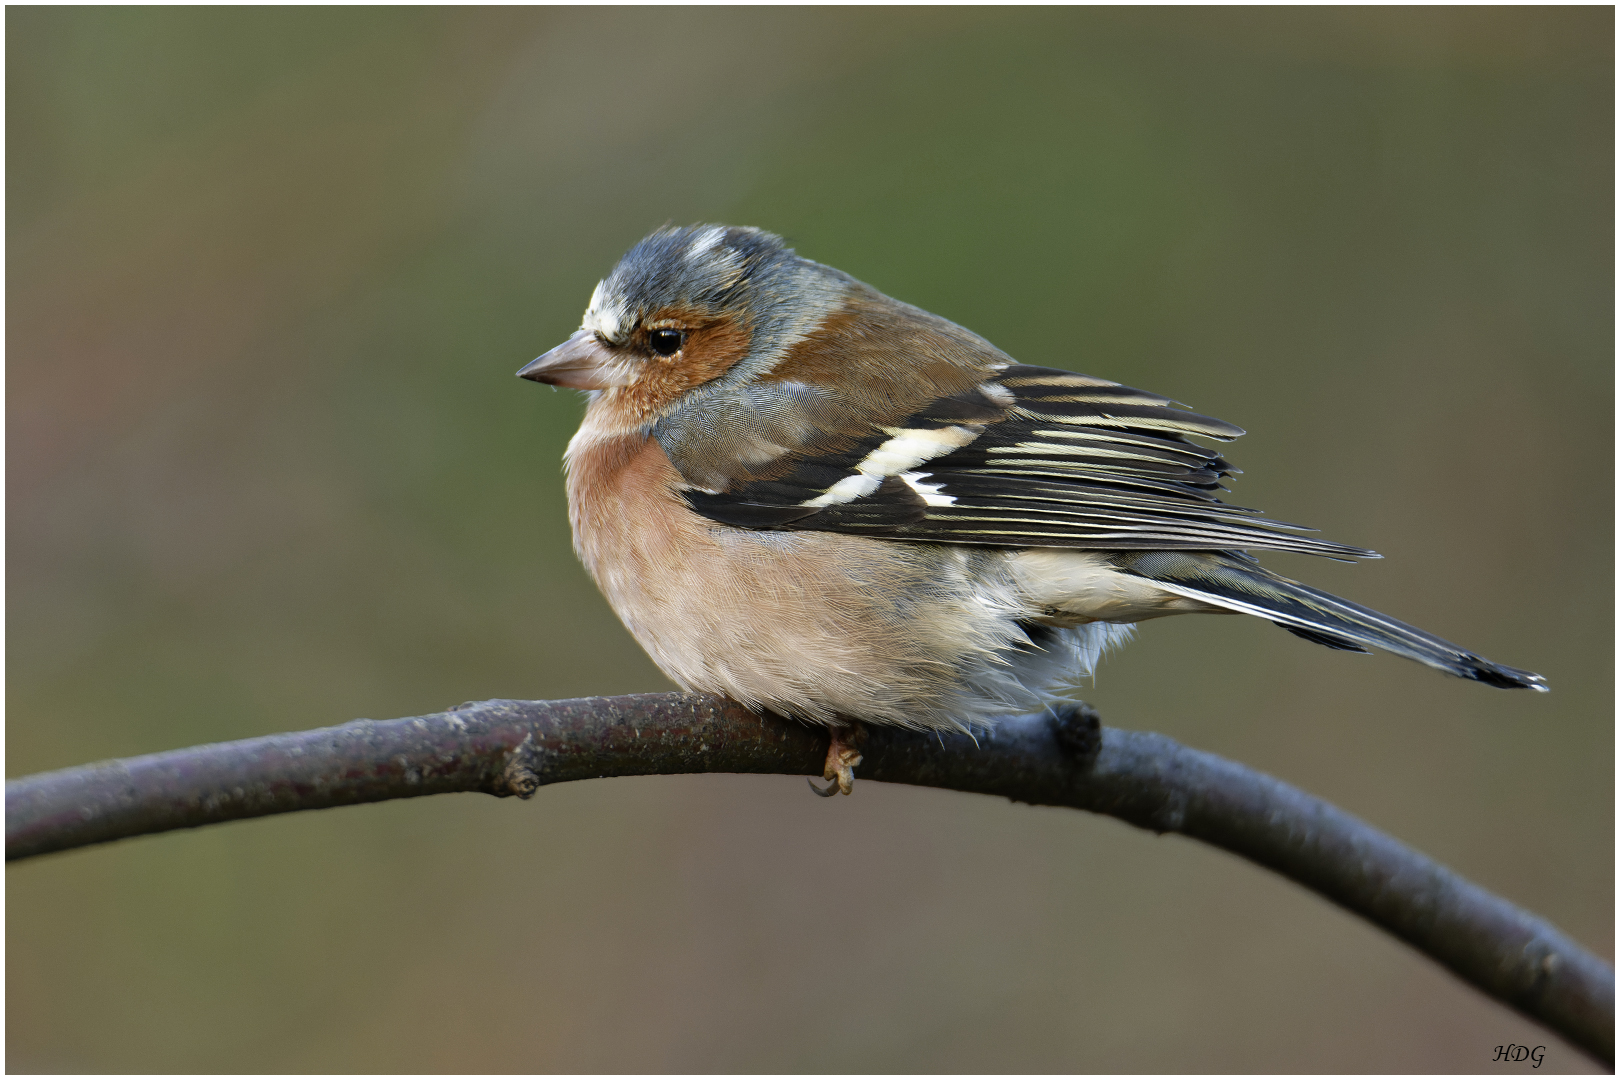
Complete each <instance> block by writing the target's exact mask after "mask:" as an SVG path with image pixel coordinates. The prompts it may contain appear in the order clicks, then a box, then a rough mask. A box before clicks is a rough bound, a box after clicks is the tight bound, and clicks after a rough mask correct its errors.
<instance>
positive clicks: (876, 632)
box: [518, 225, 1548, 795]
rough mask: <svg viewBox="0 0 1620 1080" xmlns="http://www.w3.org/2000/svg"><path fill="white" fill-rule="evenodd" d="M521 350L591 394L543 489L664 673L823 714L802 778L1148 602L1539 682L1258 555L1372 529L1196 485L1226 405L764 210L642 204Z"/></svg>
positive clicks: (1037, 700) (1036, 700)
mask: <svg viewBox="0 0 1620 1080" xmlns="http://www.w3.org/2000/svg"><path fill="white" fill-rule="evenodd" d="M518 375H519V376H521V377H522V378H525V379H529V380H533V381H535V382H540V383H547V384H550V385H552V386H554V387H569V388H573V389H577V390H583V391H585V392H586V394H587V396H588V403H587V405H586V408H585V415H584V419H583V421H582V422H581V424H580V427H579V430H578V432H577V433H576V434H575V435H574V437H573V438H572V440H571V441H570V442H569V444H568V449H567V451H566V453H565V455H564V466H565V471H566V477H567V480H566V487H567V497H568V513H569V519H570V523H571V526H572V529H573V537H574V547H575V550H576V551H577V553H578V555H579V557H580V559H581V560H582V561H583V563H584V565H585V568H586V569H587V571H588V572H589V573H590V575H591V577H592V578H593V579H594V580H595V581H596V583H597V585H598V586H599V587H600V588H601V590H602V592H603V593H604V595H605V596H606V598H607V600H608V603H609V604H610V605H611V606H612V608H613V610H614V611H615V612H616V613H617V614H618V616H619V618H620V619H621V620H622V621H623V622H624V624H625V626H626V627H627V628H628V629H629V631H630V633H631V634H632V635H633V636H634V637H635V639H636V640H637V641H638V642H639V643H640V644H641V645H642V647H643V648H644V649H645V650H646V651H647V653H648V654H649V655H650V656H651V658H652V659H653V661H654V662H655V663H656V664H657V665H658V667H659V668H660V669H662V670H663V672H664V673H665V674H666V675H668V676H669V678H670V679H672V680H673V681H674V682H675V683H677V684H678V685H680V686H681V687H683V688H684V689H687V690H692V691H704V692H710V693H716V694H722V695H725V696H728V697H730V698H733V699H735V700H737V701H739V702H741V703H743V704H744V705H747V706H748V707H750V708H752V709H754V710H769V711H771V712H774V713H777V714H779V715H782V716H786V717H791V718H795V719H798V720H800V721H803V722H805V723H809V724H817V725H825V726H826V727H828V728H829V729H830V738H829V748H828V754H827V761H826V765H825V768H824V770H823V779H824V780H828V781H831V783H829V784H828V785H827V786H826V787H825V788H816V790H817V791H818V793H820V794H825V795H833V794H836V793H838V792H843V793H845V794H848V793H849V792H850V791H851V790H852V789H853V784H854V769H855V767H856V766H858V765H859V763H860V760H861V754H860V750H859V745H860V743H861V740H862V738H863V736H864V728H863V727H862V725H879V726H882V725H896V726H900V727H905V728H911V729H920V730H931V731H940V732H943V731H959V732H968V733H970V734H971V733H973V732H975V731H982V730H988V729H990V728H993V727H994V725H995V723H996V721H997V719H998V718H1000V717H1005V716H1011V715H1019V714H1026V713H1029V712H1033V711H1036V710H1039V709H1041V708H1043V707H1045V706H1047V705H1050V704H1051V703H1052V702H1053V701H1054V700H1057V699H1060V698H1062V697H1064V696H1068V695H1072V694H1073V693H1075V692H1076V689H1077V687H1078V685H1079V683H1080V680H1082V679H1084V678H1087V677H1089V676H1090V675H1091V674H1092V672H1093V671H1094V669H1095V668H1096V666H1097V664H1098V662H1099V660H1100V659H1101V657H1102V656H1103V654H1104V653H1106V652H1108V651H1109V650H1111V649H1113V648H1115V647H1117V646H1120V645H1122V644H1123V643H1124V642H1125V641H1126V640H1127V639H1129V638H1130V637H1131V635H1132V633H1133V630H1134V627H1135V624H1137V623H1139V622H1143V621H1146V620H1149V619H1155V618H1160V617H1163V616H1168V615H1179V614H1191V613H1231V612H1238V613H1243V614H1247V615H1254V616H1258V617H1259V618H1262V619H1267V620H1269V621H1271V622H1273V623H1275V624H1276V625H1277V626H1279V627H1281V628H1283V629H1284V630H1287V631H1289V632H1290V633H1292V634H1295V635H1297V636H1299V637H1301V638H1304V639H1306V640H1307V641H1311V642H1314V643H1316V644H1318V645H1324V646H1326V647H1328V648H1330V649H1340V650H1346V651H1350V652H1368V651H1370V650H1371V649H1381V650H1385V651H1387V652H1390V653H1394V654H1396V655H1398V656H1404V657H1407V658H1409V659H1412V660H1416V661H1418V662H1419V663H1422V664H1427V665H1428V666H1430V667H1433V668H1438V669H1439V670H1441V671H1443V672H1447V673H1449V674H1451V675H1455V676H1460V677H1462V678H1465V679H1472V680H1475V681H1478V682H1481V683H1484V684H1486V685H1488V686H1494V687H1501V688H1529V689H1534V690H1542V691H1544V690H1546V689H1547V688H1548V687H1547V683H1546V680H1545V679H1543V678H1542V677H1541V676H1540V675H1537V674H1534V673H1532V672H1529V671H1522V670H1519V669H1517V668H1511V667H1506V666H1503V665H1501V664H1496V663H1493V662H1491V661H1489V660H1486V659H1484V658H1483V657H1481V656H1479V655H1477V654H1475V653H1472V652H1470V651H1468V650H1466V649H1464V648H1462V647H1460V646H1457V645H1454V644H1452V643H1451V642H1448V641H1445V640H1442V639H1441V638H1438V637H1436V636H1434V635H1433V634H1430V633H1427V632H1425V631H1423V630H1419V629H1417V628H1416V627H1412V626H1408V625H1406V624H1405V623H1402V622H1399V621H1397V620H1395V619H1393V618H1391V617H1389V616H1387V615H1383V614H1381V613H1379V612H1377V611H1373V610H1372V609H1370V608H1366V607H1362V606H1360V605H1358V604H1355V603H1352V602H1351V601H1349V600H1345V599H1342V598H1340V597H1338V596H1334V595H1332V594H1331V593H1327V592H1323V591H1321V590H1319V589H1315V588H1312V587H1311V586H1309V585H1305V584H1302V583H1300V582H1297V581H1293V580H1291V579H1289V578H1286V577H1283V576H1281V575H1279V574H1276V573H1273V572H1272V571H1270V570H1267V569H1265V568H1264V567H1262V566H1261V565H1260V562H1259V560H1258V558H1257V557H1256V555H1255V554H1254V552H1256V551H1292V552H1304V553H1307V554H1312V555H1319V556H1324V557H1327V558H1332V559H1339V560H1346V561H1349V560H1356V559H1372V558H1378V557H1379V556H1378V554H1377V553H1376V552H1374V551H1371V550H1368V549H1365V548H1359V547H1353V546H1350V545H1347V544H1340V543H1335V542H1332V541H1328V540H1325V539H1320V538H1317V537H1314V536H1310V535H1308V534H1309V533H1311V532H1313V531H1314V530H1311V529H1308V528H1306V527H1304V526H1299V525H1291V524H1288V523H1285V522H1279V521H1274V520H1271V519H1269V518H1265V517H1262V516H1260V512H1259V511H1257V510H1250V509H1246V508H1244V507H1239V506H1234V505H1229V504H1227V503H1224V502H1222V501H1221V500H1220V499H1219V498H1218V497H1217V493H1222V492H1226V491H1227V489H1226V487H1225V486H1224V485H1223V481H1225V480H1226V479H1227V478H1228V477H1231V476H1233V475H1236V474H1237V473H1238V472H1239V471H1240V470H1238V469H1236V468H1235V467H1234V466H1233V465H1232V464H1231V463H1230V462H1228V461H1227V460H1226V458H1225V457H1224V456H1222V454H1220V453H1219V452H1217V451H1216V450H1214V449H1211V448H1209V447H1207V446H1205V445H1203V442H1224V441H1227V440H1231V439H1234V438H1236V437H1238V436H1239V435H1242V434H1244V432H1243V429H1241V428H1239V427H1236V426H1234V425H1232V424H1229V423H1226V422H1225V421H1222V420H1217V419H1213V418H1211V417H1207V416H1201V415H1198V414H1196V413H1193V412H1191V411H1188V409H1187V408H1185V407H1183V406H1182V405H1180V403H1178V402H1176V401H1173V400H1172V399H1170V398H1166V397H1162V396H1160V395H1158V394H1152V393H1147V392H1145V391H1142V390H1137V389H1134V388H1132V387H1129V386H1123V385H1121V384H1119V383H1117V382H1113V381H1111V380H1109V379H1104V378H1099V377H1096V376H1091V375H1083V374H1079V373H1076V372H1073V371H1066V370H1060V369H1056V368H1047V367H1035V366H1030V365H1026V364H1021V363H1019V362H1018V361H1016V360H1014V359H1013V358H1012V357H1011V356H1009V355H1007V354H1006V353H1004V352H1002V351H1001V350H1000V349H998V348H996V347H995V346H994V345H992V344H991V343H990V342H989V341H987V340H985V339H984V338H982V337H980V336H979V335H977V334H975V333H973V332H972V331H970V330H967V329H965V328H963V327H961V326H958V325H957V324H955V323H953V322H951V321H949V320H947V319H945V318H942V317H940V316H938V315H934V314H931V313H929V312H927V311H924V310H922V309H921V308H917V307H913V306H912V305H910V304H906V303H903V302H902V301H899V300H895V299H893V298H891V297H889V296H886V295H884V294H883V293H881V292H879V291H877V290H876V289H874V288H872V287H871V286H869V285H866V284H864V283H862V282H860V281H858V280H856V279H855V278H853V277H851V276H850V275H848V274H845V273H843V272H842V271H839V270H836V269H834V268H832V267H830V266H825V265H822V264H820V263H817V262H813V261H811V260H809V259H806V258H803V257H801V256H799V255H798V254H797V253H796V252H795V251H794V250H793V249H792V248H789V247H788V246H787V245H786V244H785V243H784V241H783V240H782V239H781V238H780V237H779V236H777V235H775V234H773V233H770V232H766V231H763V230H760V229H755V228H746V227H738V226H724V225H692V226H682V227H677V226H673V225H666V226H664V227H663V228H660V229H658V230H656V231H654V232H653V233H652V234H651V235H649V236H647V237H645V238H644V239H642V240H641V241H640V242H638V243H637V244H636V245H635V246H634V247H632V248H631V249H630V250H629V252H628V253H626V254H625V255H624V257H623V258H622V259H621V260H620V261H619V263H618V264H617V266H615V267H614V269H613V270H612V271H611V272H610V273H609V274H608V276H607V277H606V278H604V279H602V280H601V281H600V282H599V283H598V284H597V286H596V289H595V291H594V292H593V293H592V295H591V299H590V303H589V305H588V307H587V308H586V311H585V315H584V318H583V320H582V322H581V324H580V328H579V330H578V331H576V332H575V333H574V334H573V335H572V336H570V337H569V338H568V339H567V340H566V341H565V342H563V343H562V344H561V345H558V346H557V347H556V348H553V349H551V350H550V351H548V352H546V353H544V354H543V355H541V356H539V357H537V358H536V359H535V360H533V361H531V362H530V363H528V364H526V365H524V366H523V368H522V369H520V370H519V371H518ZM1194 440H1202V441H1203V442H1199V441H1194ZM811 786H812V788H815V784H814V783H812V784H811Z"/></svg>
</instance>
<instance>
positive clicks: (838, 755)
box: [805, 723, 866, 799]
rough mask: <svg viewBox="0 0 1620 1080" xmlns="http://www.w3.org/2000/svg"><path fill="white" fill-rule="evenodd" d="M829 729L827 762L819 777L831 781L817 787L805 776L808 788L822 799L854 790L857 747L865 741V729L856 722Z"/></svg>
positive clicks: (858, 755) (859, 756) (858, 759)
mask: <svg viewBox="0 0 1620 1080" xmlns="http://www.w3.org/2000/svg"><path fill="white" fill-rule="evenodd" d="M829 730H830V731H831V733H832V737H831V738H830V739H829V740H828V742H827V764H826V767H825V768H823V769H822V770H821V778H822V779H823V780H831V781H832V783H830V784H828V785H827V786H826V787H824V788H819V787H816V782H815V781H814V780H811V779H810V778H809V777H806V778H805V783H807V784H809V785H810V790H811V791H813V792H815V793H816V794H817V795H820V796H821V797H822V798H823V799H830V798H831V797H832V796H834V795H837V794H839V793H840V792H842V793H843V794H845V795H848V794H849V793H850V792H852V791H854V790H855V766H857V765H859V764H860V763H861V751H860V749H859V747H860V744H861V743H863V742H865V741H866V729H865V728H864V727H862V726H861V725H860V724H858V723H851V724H849V725H848V726H845V727H835V728H831V729H829Z"/></svg>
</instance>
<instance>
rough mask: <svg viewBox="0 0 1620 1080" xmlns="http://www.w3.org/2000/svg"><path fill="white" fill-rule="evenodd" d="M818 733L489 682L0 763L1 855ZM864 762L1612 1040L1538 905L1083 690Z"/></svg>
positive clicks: (734, 756) (690, 767) (902, 780)
mask: <svg viewBox="0 0 1620 1080" xmlns="http://www.w3.org/2000/svg"><path fill="white" fill-rule="evenodd" d="M826 749H827V735H826V732H825V731H824V730H821V729H813V728H809V727H806V726H803V725H801V724H797V723H794V722H792V721H788V720H783V719H781V718H779V717H773V716H760V715H758V714H756V713H753V712H750V711H749V710H747V709H745V708H743V707H742V706H740V705H738V704H736V703H735V702H731V701H727V700H725V699H723V698H716V697H710V696H707V695H701V694H637V695H631V696H627V697H614V698H576V699H574V700H570V701H499V700H497V701H485V702H476V703H469V704H467V705H463V706H461V707H460V708H458V709H453V710H451V711H449V712H443V713H434V714H432V715H429V716H418V717H407V718H405V719H401V720H382V721H377V720H356V721H354V722H353V723H349V724H344V725H341V726H339V727H332V728H322V729H319V730H315V731H304V732H296V733H293V734H288V735H272V736H268V737H265V738H259V739H245V740H242V741H240V742H231V743H217V744H213V745H209V746H198V747H192V748H190V749H187V750H176V751H172V752H169V753H164V754H151V755H147V756H145V757H137V758H127V759H123V760H118V761H109V762H103V763H101V764H97V765H85V766H81V767H79V768H73V769H63V770H61V771H59V772H52V773H41V774H39V775H36V776H29V777H24V778H22V779H20V780H13V781H8V782H7V784H6V858H7V859H8V860H11V859H23V858H28V857H30V856H34V855H41V854H45V853H46V852H52V851H62V850H65V849H68V848H74V847H82V846H84V845H87V844H97V843H104V842H106V841H109V840H117V839H120V838H122V837H128V836H138V835H141V834H145V833H156V832H164V831H167V830H169V829H181V828H190V827H194V826H198V825H205V824H209V823H211V822H217V821H231V820H235V819H238V818H250V817H260V816H263V815H266V814H280V813H286V812H289V811H293V810H312V809H317V808H320V807H328V806H344V805H349V804H353V803H363V802H381V801H384V800H387V799H400V798H410V797H413V796H417V795H433V794H438V793H441V792H449V791H483V792H487V793H489V794H492V795H517V796H520V797H522V798H528V797H529V796H531V795H533V794H534V793H535V791H536V790H538V789H539V788H540V787H541V786H542V785H544V784H554V783H561V782H563V781H567V780H584V779H588V778H591V777H602V776H637V775H649V774H660V773H693V772H737V773H790V774H804V775H818V774H819V773H820V772H821V768H822V762H823V759H824V757H825V755H826ZM862 751H863V753H864V754H865V760H864V761H863V762H862V764H861V766H860V770H859V775H860V777H861V778H862V779H863V780H868V781H870V780H877V781H887V782H890V783H899V784H917V785H923V786H927V787H942V788H952V789H955V790H958V791H971V792H979V793H982V794H986V795H1001V796H1005V797H1007V798H1009V799H1015V800H1017V801H1019V802H1026V803H1037V804H1044V805H1051V806H1072V807H1076V808H1078V809H1081V810H1090V811H1092V812H1094V813H1099V814H1108V815H1110V816H1112V817H1116V818H1120V819H1122V820H1124V821H1127V822H1130V823H1131V824H1132V825H1137V826H1140V827H1142V828H1144V829H1152V830H1153V831H1155V832H1159V833H1165V832H1175V833H1180V834H1182V835H1184V836H1189V837H1192V838H1193V839H1196V840H1202V841H1204V842H1205V843H1208V844H1213V845H1214V846H1216V847H1220V848H1224V849H1225V850H1227V851H1231V852H1233V853H1235V854H1237V855H1241V856H1243V857H1244V858H1246V859H1249V860H1251V861H1253V862H1256V863H1258V864H1260V865H1261V866H1264V867H1267V868H1269V869H1271V870H1274V871H1276V872H1277V873H1279V874H1282V875H1283V876H1285V877H1288V878H1291V879H1292V880H1294V881H1297V882H1299V883H1300V884H1302V885H1304V886H1306V887H1307V888H1310V889H1313V890H1315V891H1316V892H1318V893H1320V894H1321V895H1323V896H1325V897H1326V898H1328V899H1329V900H1332V901H1333V902H1334V903H1336V904H1338V905H1340V906H1341V907H1344V908H1347V909H1348V910H1350V911H1352V912H1355V913H1356V914H1358V915H1360V916H1362V917H1363V918H1366V919H1367V920H1369V921H1371V922H1372V923H1374V924H1375V925H1377V926H1380V927H1382V928H1383V929H1385V930H1387V931H1388V932H1390V933H1392V934H1394V935H1395V936H1396V937H1398V938H1400V939H1401V940H1403V941H1405V942H1407V943H1408V944H1410V945H1412V946H1413V947H1414V948H1416V949H1418V950H1419V951H1421V952H1423V953H1425V954H1427V955H1428V956H1430V957H1432V958H1433V959H1435V960H1437V961H1438V962H1440V963H1441V964H1443V965H1445V966H1446V967H1448V968H1450V969H1451V970H1452V971H1453V972H1455V973H1456V974H1457V975H1458V976H1460V977H1461V978H1463V979H1464V980H1466V981H1467V982H1469V983H1472V984H1473V985H1474V986H1476V987H1478V988H1479V989H1480V990H1482V991H1484V992H1485V993H1487V994H1489V995H1490V996H1492V997H1494V998H1496V999H1498V1000H1500V1001H1503V1002H1505V1003H1507V1004H1508V1005H1511V1006H1512V1007H1514V1008H1516V1009H1518V1010H1519V1011H1520V1012H1522V1013H1524V1014H1525V1015H1526V1016H1529V1017H1531V1018H1532V1019H1534V1020H1537V1021H1540V1022H1541V1023H1543V1024H1545V1025H1547V1026H1548V1027H1549V1028H1552V1029H1553V1030H1555V1031H1557V1032H1559V1033H1560V1034H1562V1035H1563V1036H1564V1037H1565V1038H1567V1039H1569V1040H1570V1041H1571V1042H1573V1043H1575V1044H1576V1045H1578V1046H1581V1047H1583V1048H1584V1049H1586V1050H1587V1051H1589V1052H1590V1053H1592V1054H1594V1055H1596V1056H1597V1057H1599V1058H1600V1059H1602V1060H1603V1061H1604V1062H1605V1063H1612V1062H1613V1059H1614V971H1613V969H1612V968H1611V967H1610V966H1609V965H1608V964H1606V963H1605V962H1604V961H1603V960H1601V959H1599V958H1598V957H1596V956H1594V955H1593V954H1592V953H1590V952H1588V951H1586V950H1585V949H1583V948H1581V947H1580V946H1579V945H1577V944H1576V943H1575V942H1573V941H1572V940H1570V939H1569V938H1568V937H1567V936H1565V935H1564V934H1563V933H1562V932H1560V931H1559V930H1558V929H1557V928H1555V927H1553V926H1552V925H1551V924H1549V923H1547V922H1545V921H1543V920H1542V919H1539V918H1537V917H1536V916H1534V915H1531V914H1530V913H1528V912H1526V911H1523V910H1521V909H1519V908H1517V907H1515V906H1514V905H1512V904H1510V903H1508V902H1507V901H1505V900H1503V899H1501V898H1500V897H1497V896H1495V895H1493V894H1492V893H1489V892H1487V891H1486V890H1484V889H1482V888H1480V887H1479V886H1477V885H1475V884H1473V883H1472V882H1470V881H1468V880H1466V879H1465V878H1462V877H1460V876H1458V875H1457V874H1455V873H1453V872H1451V871H1450V870H1448V869H1446V868H1445V867H1443V866H1441V865H1439V864H1438V863H1435V862H1434V861H1433V860H1431V859H1429V858H1427V857H1426V856H1424V855H1421V854H1419V853H1418V852H1416V851H1413V850H1412V849H1411V848H1409V847H1407V846H1406V845H1404V844H1402V843H1400V842H1399V841H1397V840H1394V839H1393V838H1391V837H1388V836H1385V835H1384V834H1383V833H1381V832H1379V831H1377V830H1376V829H1373V828H1372V827H1371V826H1369V825H1367V824H1366V823H1365V822H1362V821H1360V820H1358V819H1357V818H1355V817H1353V816H1351V815H1350V814H1347V813H1345V812H1344V811H1342V810H1340V809H1338V808H1337V807H1334V806H1332V805H1330V804H1328V803H1326V802H1323V801H1322V800H1320V799H1317V798H1314V797H1313V796H1310V795H1307V794H1305V793H1304V792H1301V791H1299V790H1297V789H1295V788H1292V787H1290V786H1288V785H1287V784H1284V783H1282V782H1281V781H1279V780H1275V779H1273V778H1271V777H1269V776H1266V775H1264V774H1262V773H1258V772H1255V771H1254V770H1252V769H1248V768H1246V767H1244V766H1242V765H1239V764H1237V763H1235V762H1231V761H1227V760H1225V759H1224V758H1219V757H1216V756H1215V755H1213V754H1206V753H1202V752H1200V751H1197V750H1191V749H1188V748H1187V747H1184V746H1181V745H1179V744H1178V743H1176V742H1174V741H1172V740H1170V739H1167V738H1165V737H1164V736H1162V735H1154V734H1150V733H1145V732H1133V731H1120V730H1117V729H1113V728H1107V729H1105V728H1102V727H1100V726H1099V725H1098V723H1097V718H1096V714H1095V713H1094V712H1092V711H1091V709H1090V708H1089V707H1087V706H1069V707H1062V708H1060V709H1057V710H1053V711H1051V712H1049V713H1047V714H1044V715H1038V716H1030V717H1020V718H1014V719H1008V720H1005V721H1003V722H1002V723H1001V724H1000V725H999V726H998V727H997V728H996V729H995V730H994V731H992V732H991V733H989V734H988V735H981V736H979V737H978V740H977V742H974V741H973V740H971V739H970V738H968V737H967V736H961V735H946V736H943V737H940V736H937V735H934V734H931V733H929V734H925V733H920V732H912V731H905V730H902V729H898V728H871V729H868V731H867V735H866V741H865V743H864V745H863V746H862Z"/></svg>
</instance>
